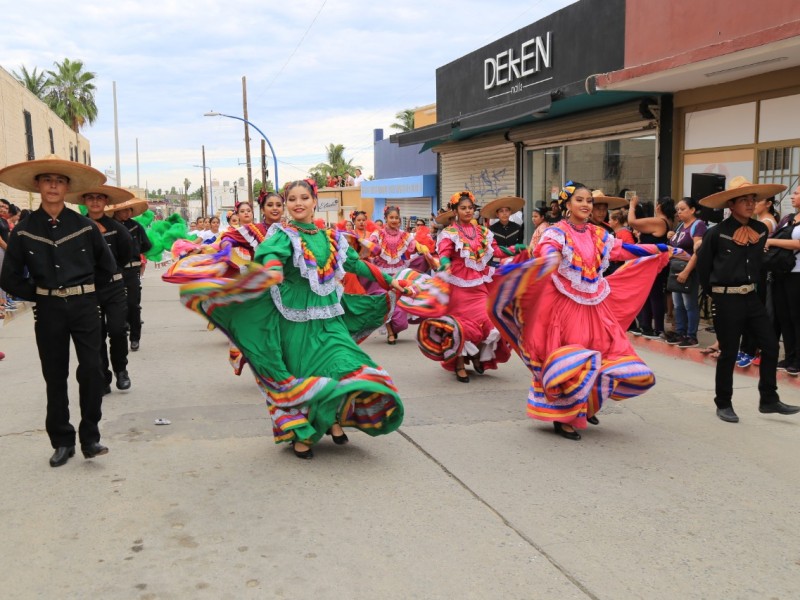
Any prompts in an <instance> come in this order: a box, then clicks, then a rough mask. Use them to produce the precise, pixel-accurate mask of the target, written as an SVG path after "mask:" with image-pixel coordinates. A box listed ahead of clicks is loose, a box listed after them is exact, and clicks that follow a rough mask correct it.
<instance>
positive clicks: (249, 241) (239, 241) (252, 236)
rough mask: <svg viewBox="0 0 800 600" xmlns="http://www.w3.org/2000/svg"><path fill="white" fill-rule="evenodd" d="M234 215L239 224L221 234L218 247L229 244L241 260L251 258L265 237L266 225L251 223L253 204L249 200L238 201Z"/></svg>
mask: <svg viewBox="0 0 800 600" xmlns="http://www.w3.org/2000/svg"><path fill="white" fill-rule="evenodd" d="M235 215H236V216H237V217H238V219H239V225H238V226H237V227H233V228H231V229H228V231H226V232H225V233H223V234H222V237H221V239H220V248H222V247H224V246H225V245H226V244H229V245H231V246H232V247H233V249H234V250H235V251H236V253H237V254H238V255H239V256H240V257H241V258H242V259H243V260H245V261H248V260H253V256H254V255H255V251H256V248H258V245H259V244H260V243H261V242H263V241H264V240H265V239H266V237H267V227H266V225H264V223H253V205H252V204H250V203H249V202H240V203H239V204H238V205H237V206H236V213H235Z"/></svg>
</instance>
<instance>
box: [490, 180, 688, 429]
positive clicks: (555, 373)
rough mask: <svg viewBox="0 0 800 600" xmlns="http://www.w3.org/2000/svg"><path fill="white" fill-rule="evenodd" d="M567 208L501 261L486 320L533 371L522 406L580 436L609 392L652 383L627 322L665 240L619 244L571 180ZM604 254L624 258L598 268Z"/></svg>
mask: <svg viewBox="0 0 800 600" xmlns="http://www.w3.org/2000/svg"><path fill="white" fill-rule="evenodd" d="M560 198H561V201H562V202H561V204H562V211H568V213H567V214H568V216H567V218H565V219H563V220H562V221H560V222H558V223H556V224H554V225H553V226H552V227H550V228H548V229H547V230H546V231H545V232H544V233H543V234H542V238H541V241H540V242H539V244H538V245H537V246H536V248H535V249H534V257H533V258H532V259H531V260H530V261H528V262H525V263H521V264H514V265H508V266H507V267H503V268H502V269H501V271H504V276H503V277H502V278H501V281H500V284H499V285H498V286H497V289H496V290H494V293H493V294H492V298H491V300H490V312H491V316H492V321H493V322H494V323H495V324H496V325H497V327H498V329H499V330H500V331H501V333H502V335H503V338H504V339H505V340H506V341H508V343H509V344H511V346H512V347H513V348H514V349H515V350H516V351H517V353H518V354H519V356H520V357H521V358H522V360H523V362H524V363H525V364H526V366H527V367H528V368H529V369H530V370H531V373H532V374H533V382H532V385H531V388H530V392H529V395H528V416H530V417H531V418H534V419H539V420H542V421H550V422H552V423H553V426H554V428H555V431H556V433H558V434H559V435H561V436H563V437H565V438H567V439H571V440H579V439H580V437H581V436H580V434H579V433H578V431H577V430H578V429H585V428H586V426H587V425H586V423H587V422H589V423H593V424H597V423H599V421H598V419H597V417H596V416H595V415H596V413H597V412H598V411H599V410H600V408H601V407H602V405H603V402H604V401H605V400H607V399H609V398H610V399H611V400H624V399H626V398H630V397H633V396H638V395H639V394H642V393H644V392H645V391H647V390H648V389H649V388H651V387H652V386H653V385H654V384H655V376H654V375H653V372H652V371H651V370H650V368H649V367H648V366H647V365H646V364H645V363H644V362H643V361H642V359H641V358H639V356H637V354H636V352H634V350H633V347H632V346H631V344H630V342H629V340H628V337H627V335H626V333H625V328H626V327H627V326H628V324H629V323H630V322H631V320H632V319H633V317H634V316H635V315H636V313H637V312H638V311H639V309H640V308H641V306H642V304H643V303H644V301H645V299H646V297H647V295H648V293H649V291H650V287H651V285H652V281H653V280H654V278H655V276H656V274H657V273H658V272H659V271H660V270H661V269H662V268H663V266H664V265H665V264H666V263H667V261H668V260H669V258H670V256H672V255H678V254H682V252H683V251H680V250H678V249H676V248H671V247H669V246H667V245H665V244H650V245H634V244H624V243H623V242H622V241H621V240H617V239H615V238H614V236H613V235H611V234H609V233H608V232H606V231H605V230H604V229H603V228H601V227H598V226H596V225H593V224H591V223H590V222H589V219H590V217H591V214H592V203H593V202H592V194H591V192H590V191H589V190H588V189H587V188H586V187H585V186H583V185H581V184H574V183H572V182H569V183H568V184H567V186H566V187H565V188H564V189H563V190H562V191H561V194H560ZM610 260H616V261H627V262H625V264H624V265H623V266H622V267H620V268H619V269H617V271H616V272H615V273H614V274H613V275H610V276H609V277H608V278H607V279H606V278H605V277H603V271H605V270H606V269H607V268H608V264H609V261H610Z"/></svg>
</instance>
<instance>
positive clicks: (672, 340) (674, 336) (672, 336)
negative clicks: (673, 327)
mask: <svg viewBox="0 0 800 600" xmlns="http://www.w3.org/2000/svg"><path fill="white" fill-rule="evenodd" d="M683 338H684V336H683V335H681V334H680V333H678V332H677V331H668V332H667V333H665V334H664V339H665V340H667V343H668V344H669V345H670V346H674V345H675V344H679V343H680V342H681V340H683Z"/></svg>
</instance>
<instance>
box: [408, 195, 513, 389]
mask: <svg viewBox="0 0 800 600" xmlns="http://www.w3.org/2000/svg"><path fill="white" fill-rule="evenodd" d="M449 208H450V209H451V210H453V211H454V212H455V215H456V222H455V223H454V224H453V226H451V227H447V228H446V229H444V231H442V233H441V234H440V235H439V238H438V241H437V252H438V255H439V261H440V265H441V266H440V267H439V268H440V272H439V273H437V276H436V278H437V279H440V280H443V281H444V282H446V283H447V284H449V286H450V290H449V292H450V297H449V301H448V303H447V309H446V310H447V314H445V315H443V316H441V317H436V318H429V319H425V320H424V321H423V322H422V323H421V324H420V327H419V330H418V332H417V342H418V344H419V346H420V349H421V350H422V353H423V354H425V355H426V356H427V357H428V358H432V359H434V360H438V361H440V362H441V364H442V366H443V367H444V368H445V369H447V370H448V371H455V373H456V378H457V379H458V381H461V382H462V383H468V382H469V375H468V374H467V371H466V368H465V366H466V361H467V360H470V361H471V362H472V365H473V368H474V369H475V371H476V372H478V373H483V372H484V371H485V370H486V369H496V368H497V364H498V363H502V362H506V361H507V360H508V359H509V357H510V355H511V352H510V350H509V347H508V345H507V344H506V343H505V342H504V341H502V340H501V339H500V334H499V332H498V331H497V329H496V328H495V327H494V325H492V322H491V321H490V320H489V315H488V313H487V301H488V298H489V291H488V288H487V283H489V282H491V281H492V274H493V273H494V267H491V266H489V262H490V261H491V260H492V258H493V257H496V258H501V257H505V256H512V255H514V254H516V253H517V252H519V251H521V250H524V249H525V248H524V246H520V247H518V248H517V247H515V248H504V247H500V246H498V245H497V244H496V243H495V241H494V236H493V235H492V232H491V231H489V229H487V228H486V227H482V226H480V225H476V224H474V223H473V222H472V219H473V216H474V214H475V197H474V196H473V195H472V193H470V192H468V191H464V192H459V193H456V194H454V195H453V196H452V197H451V198H450V202H449Z"/></svg>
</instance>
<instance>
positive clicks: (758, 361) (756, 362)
mask: <svg viewBox="0 0 800 600" xmlns="http://www.w3.org/2000/svg"><path fill="white" fill-rule="evenodd" d="M750 364H751V365H753V366H754V367H760V366H761V357H760V356H756V357H755V358H754V359H753V362H751V363H750Z"/></svg>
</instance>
